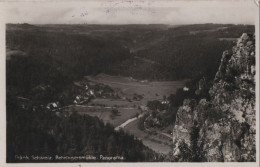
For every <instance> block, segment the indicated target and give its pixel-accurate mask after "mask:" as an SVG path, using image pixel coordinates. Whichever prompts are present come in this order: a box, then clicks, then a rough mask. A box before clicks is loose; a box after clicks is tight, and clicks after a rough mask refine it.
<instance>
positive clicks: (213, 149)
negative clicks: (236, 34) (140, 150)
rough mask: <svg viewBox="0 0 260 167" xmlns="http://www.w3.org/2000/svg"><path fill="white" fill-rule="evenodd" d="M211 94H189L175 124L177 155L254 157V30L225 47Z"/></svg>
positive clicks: (191, 158) (210, 158)
mask: <svg viewBox="0 0 260 167" xmlns="http://www.w3.org/2000/svg"><path fill="white" fill-rule="evenodd" d="M209 95H210V97H211V98H210V100H206V99H200V100H195V99H186V100H184V102H183V105H182V106H181V107H180V108H179V109H178V113H177V116H176V122H175V126H174V129H173V157H174V159H175V160H176V161H210V162H212V161H213V162H214V161H255V160H256V157H255V156H256V148H255V134H256V126H255V122H256V120H255V119H256V118H255V36H254V35H248V34H243V35H242V36H241V37H240V38H239V40H238V41H237V44H236V46H234V47H233V48H232V50H230V51H225V52H224V53H223V56H222V60H221V64H220V67H219V70H218V72H217V74H216V76H215V79H214V82H213V86H212V87H211V88H210V91H209Z"/></svg>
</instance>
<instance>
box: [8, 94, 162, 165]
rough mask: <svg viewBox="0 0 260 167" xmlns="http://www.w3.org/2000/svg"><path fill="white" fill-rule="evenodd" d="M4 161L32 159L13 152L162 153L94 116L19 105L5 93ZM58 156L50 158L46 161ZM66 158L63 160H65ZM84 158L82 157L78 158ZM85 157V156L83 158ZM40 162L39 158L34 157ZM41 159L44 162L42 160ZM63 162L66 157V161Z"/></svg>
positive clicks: (146, 156) (131, 157)
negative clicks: (5, 156) (23, 157)
mask: <svg viewBox="0 0 260 167" xmlns="http://www.w3.org/2000/svg"><path fill="white" fill-rule="evenodd" d="M7 98H8V101H7V111H8V112H7V162H33V161H32V160H31V159H30V160H27V161H26V160H19V159H16V157H15V155H28V156H31V155H38V156H52V157H55V155H59V156H82V155H91V156H96V157H97V160H90V161H94V162H97V161H104V160H102V159H99V156H100V155H103V156H108V157H109V156H121V157H124V159H123V160H121V159H119V160H115V161H124V162H139V161H162V160H163V159H162V158H163V157H161V156H160V155H158V154H156V153H155V152H153V151H152V150H150V149H149V148H147V147H145V146H144V145H143V144H142V142H141V141H140V140H137V139H136V138H135V137H134V136H132V135H128V134H126V133H125V132H123V131H122V130H120V131H114V127H113V126H111V125H110V124H104V123H103V122H102V121H101V120H99V119H98V118H97V117H90V116H88V115H84V116H80V115H78V114H76V113H75V112H74V113H72V114H69V113H66V112H61V113H63V114H62V115H59V116H57V115H56V114H55V112H50V111H46V109H44V108H42V109H41V108H37V110H36V111H35V110H33V107H32V106H31V107H28V108H26V109H23V108H21V107H19V105H18V104H19V102H18V101H17V100H16V98H12V97H7ZM53 161H54V162H55V161H56V162H58V161H59V160H55V159H53V160H51V161H50V162H53ZM65 161H66V160H65ZM78 161H84V160H78ZM85 161H88V160H85ZM35 162H41V161H35ZM43 162H46V160H44V161H43ZM66 162H67V161H66Z"/></svg>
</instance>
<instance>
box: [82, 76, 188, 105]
mask: <svg viewBox="0 0 260 167" xmlns="http://www.w3.org/2000/svg"><path fill="white" fill-rule="evenodd" d="M87 78H88V79H89V80H90V81H91V82H94V83H103V84H105V85H108V86H110V87H112V88H113V89H114V90H116V91H118V93H119V95H120V96H121V97H122V98H123V99H126V98H129V99H133V96H134V95H135V94H136V95H141V96H143V99H141V100H140V101H139V102H136V103H139V104H140V105H145V106H146V104H147V101H151V100H162V99H163V96H169V95H170V94H174V93H175V92H176V90H177V89H178V88H182V87H183V86H184V84H185V82H186V80H182V81H151V82H150V81H147V80H141V81H138V80H135V79H133V78H131V77H119V76H111V75H106V74H99V75H97V76H94V77H93V76H88V77H87Z"/></svg>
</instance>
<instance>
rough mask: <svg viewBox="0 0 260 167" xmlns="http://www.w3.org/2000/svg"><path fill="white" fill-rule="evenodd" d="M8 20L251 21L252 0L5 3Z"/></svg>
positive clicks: (42, 21)
mask: <svg viewBox="0 0 260 167" xmlns="http://www.w3.org/2000/svg"><path fill="white" fill-rule="evenodd" d="M4 6H5V11H4V13H5V19H6V22H8V23H31V24H81V23H88V24H172V25H178V24H196V23H231V24H254V22H255V15H256V11H257V7H256V5H255V4H254V2H253V0H248V1H246V0H234V1H232V0H229V1H228V2H227V0H226V1H218V2H216V1H215V2H214V1H210V2H209V1H203V2H190V1H189V2H187V1H186V2H183V1H175V2H170V1H168V2H167V1H164V2H158V1H151V0H150V1H133V0H125V1H121V0H120V1H119V0H113V1H111V0H110V1H99V2H92V1H87V2H77V3H75V2H73V3H72V2H63V3H62V2H52V3H51V2H34V3H32V2H23V3H22V2H19V3H17V2H16V3H6V4H4Z"/></svg>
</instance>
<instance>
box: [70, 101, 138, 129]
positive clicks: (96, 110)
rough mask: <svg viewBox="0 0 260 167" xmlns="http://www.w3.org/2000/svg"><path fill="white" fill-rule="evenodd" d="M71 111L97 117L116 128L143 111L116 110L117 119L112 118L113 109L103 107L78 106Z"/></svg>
mask: <svg viewBox="0 0 260 167" xmlns="http://www.w3.org/2000/svg"><path fill="white" fill-rule="evenodd" d="M70 109H74V110H76V111H77V113H79V114H82V115H84V114H87V115H90V116H97V117H98V118H99V119H101V120H103V121H104V122H105V123H110V124H112V125H113V126H114V127H116V126H119V125H121V124H123V123H124V122H125V121H127V120H128V119H130V118H133V117H135V116H136V115H137V114H139V113H141V111H140V110H139V109H137V108H116V109H117V110H118V111H119V114H118V115H117V116H115V117H111V110H112V109H113V108H112V107H101V106H88V105H77V106H73V107H71V108H70Z"/></svg>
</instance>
